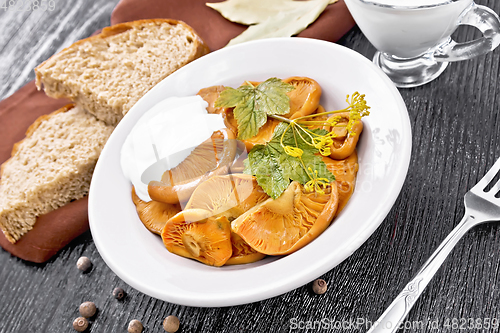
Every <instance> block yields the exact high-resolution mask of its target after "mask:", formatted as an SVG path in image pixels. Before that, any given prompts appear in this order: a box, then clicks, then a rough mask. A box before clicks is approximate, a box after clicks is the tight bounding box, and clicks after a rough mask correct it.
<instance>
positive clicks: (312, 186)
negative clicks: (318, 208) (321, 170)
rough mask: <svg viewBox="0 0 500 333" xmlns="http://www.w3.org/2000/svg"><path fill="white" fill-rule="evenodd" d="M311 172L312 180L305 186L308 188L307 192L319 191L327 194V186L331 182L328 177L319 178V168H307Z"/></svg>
mask: <svg viewBox="0 0 500 333" xmlns="http://www.w3.org/2000/svg"><path fill="white" fill-rule="evenodd" d="M307 169H308V170H309V172H310V173H311V174H312V177H311V175H309V177H310V178H311V180H310V181H308V182H307V183H306V184H305V185H304V188H305V189H306V191H307V192H313V191H315V192H318V193H319V194H325V191H324V190H325V188H326V187H327V186H328V185H329V184H330V182H329V181H328V179H326V178H318V170H314V171H313V170H312V169H311V167H308V168H307Z"/></svg>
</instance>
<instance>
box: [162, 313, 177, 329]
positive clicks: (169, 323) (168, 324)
mask: <svg viewBox="0 0 500 333" xmlns="http://www.w3.org/2000/svg"><path fill="white" fill-rule="evenodd" d="M163 329H164V330H165V331H167V332H168V333H175V332H177V330H178V329H179V318H177V317H176V316H168V317H167V318H165V320H164V321H163Z"/></svg>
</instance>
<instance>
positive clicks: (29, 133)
mask: <svg viewBox="0 0 500 333" xmlns="http://www.w3.org/2000/svg"><path fill="white" fill-rule="evenodd" d="M74 107H75V105H74V104H72V103H71V104H67V105H65V106H63V107H62V108H60V109H57V110H56V111H54V112H51V113H49V114H46V115H42V116H40V117H38V118H37V119H36V120H35V121H34V122H33V123H32V124H31V125H30V126H29V127H28V129H27V130H26V136H25V137H24V138H23V139H22V140H20V141H18V142H16V143H15V144H14V145H13V146H12V151H11V153H10V156H11V157H10V158H9V159H8V160H6V161H5V162H3V163H2V165H0V180H1V179H2V176H3V172H4V168H5V166H6V165H8V164H9V163H10V161H11V160H12V158H13V157H14V156H15V155H16V153H17V151H18V150H19V147H20V146H21V145H22V144H23V142H24V141H25V140H26V139H28V138H30V137H31V136H32V135H33V133H34V132H35V131H36V129H37V128H38V127H40V125H41V124H42V123H43V122H44V121H46V120H48V119H50V118H52V117H53V116H55V115H56V114H59V113H63V112H67V111H69V110H71V109H73V108H74ZM0 183H1V182H0ZM0 229H1V230H2V231H3V233H4V236H5V238H7V240H8V241H9V242H11V243H12V244H14V243H16V241H17V240H16V239H14V238H13V237H11V236H10V234H9V232H7V230H6V227H4V226H3V224H2V223H1V220H0Z"/></svg>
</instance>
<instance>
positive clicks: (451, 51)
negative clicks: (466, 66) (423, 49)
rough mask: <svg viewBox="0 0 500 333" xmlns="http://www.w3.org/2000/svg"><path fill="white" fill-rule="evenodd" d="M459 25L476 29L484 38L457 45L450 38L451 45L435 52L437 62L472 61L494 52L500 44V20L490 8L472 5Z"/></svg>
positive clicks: (448, 44)
mask: <svg viewBox="0 0 500 333" xmlns="http://www.w3.org/2000/svg"><path fill="white" fill-rule="evenodd" d="M459 25H471V26H473V27H476V28H478V29H479V30H480V31H481V32H482V33H483V37H481V38H478V39H475V40H472V41H468V42H464V43H457V42H455V41H454V40H452V39H451V38H450V42H449V43H447V44H445V45H443V46H441V47H440V48H438V49H437V50H436V51H435V52H434V59H435V60H436V61H440V62H444V61H461V60H467V59H471V58H474V57H477V56H480V55H483V54H486V53H488V52H490V51H493V50H494V49H495V48H496V47H497V46H498V45H499V44H500V18H499V17H498V15H497V14H496V13H495V12H494V11H493V10H491V9H490V8H488V7H485V6H479V5H476V4H475V3H472V5H471V7H469V10H468V11H466V12H465V14H463V16H462V17H461V19H460V22H459Z"/></svg>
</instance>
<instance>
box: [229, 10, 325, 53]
mask: <svg viewBox="0 0 500 333" xmlns="http://www.w3.org/2000/svg"><path fill="white" fill-rule="evenodd" d="M228 1H243V0H228ZM273 1H283V2H285V1H286V2H294V3H300V5H299V6H296V7H295V8H293V9H289V10H286V11H285V10H280V11H278V12H277V13H276V14H273V15H272V16H267V18H266V19H265V20H263V21H261V22H260V23H258V24H255V25H251V26H249V27H248V28H247V29H246V30H245V31H244V32H243V33H241V34H240V35H239V36H237V37H235V38H233V39H232V40H231V41H230V42H229V43H228V44H227V45H226V46H230V45H235V44H239V43H243V42H247V41H250V40H256V39H263V38H271V37H291V36H293V35H296V34H298V33H299V32H301V31H302V30H304V29H305V28H307V26H309V25H310V24H311V23H312V22H314V21H315V20H316V19H317V18H318V16H319V15H320V14H321V13H322V12H323V10H324V9H325V8H326V6H327V5H328V4H330V2H331V1H330V0H309V1H290V0H273ZM251 2H253V1H251ZM257 2H260V0H259V1H257ZM270 3H272V2H271V1H269V0H268V5H269V4H270ZM294 6H295V5H294ZM271 7H272V6H271Z"/></svg>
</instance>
